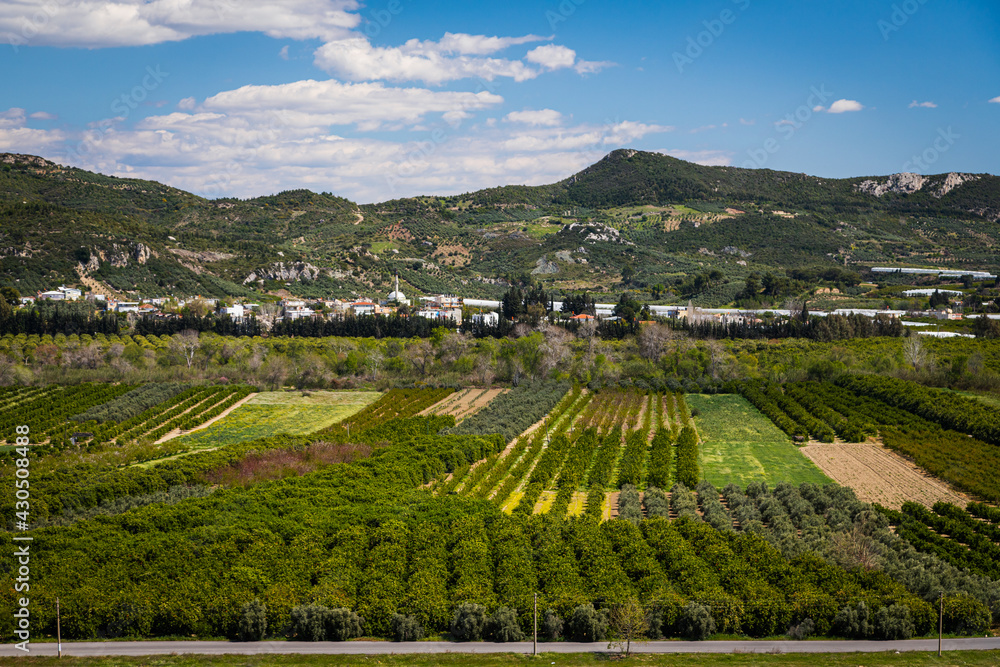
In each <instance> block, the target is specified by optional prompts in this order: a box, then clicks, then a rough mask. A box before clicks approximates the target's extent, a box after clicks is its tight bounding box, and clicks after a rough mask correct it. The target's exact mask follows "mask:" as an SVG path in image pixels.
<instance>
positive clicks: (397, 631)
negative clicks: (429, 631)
mask: <svg viewBox="0 0 1000 667" xmlns="http://www.w3.org/2000/svg"><path fill="white" fill-rule="evenodd" d="M389 627H390V628H391V632H392V640H393V641H396V642H415V641H419V640H421V639H423V638H424V628H423V626H421V625H420V621H419V620H417V618H416V617H415V616H404V615H403V614H393V615H392V618H391V619H390V621H389Z"/></svg>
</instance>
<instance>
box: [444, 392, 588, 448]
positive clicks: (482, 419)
mask: <svg viewBox="0 0 1000 667" xmlns="http://www.w3.org/2000/svg"><path fill="white" fill-rule="evenodd" d="M569 388H570V386H569V384H568V383H566V382H537V383H524V384H521V385H519V386H517V387H515V388H514V389H512V390H511V391H509V392H507V393H505V394H503V395H502V396H498V397H496V398H495V399H493V400H492V401H490V404H489V405H487V406H486V407H485V408H483V409H482V410H480V411H479V412H477V413H476V414H474V415H472V416H471V417H469V418H468V419H466V420H465V421H463V422H462V423H461V424H459V425H458V426H456V427H455V428H453V429H451V430H450V431H449V433H453V434H455V435H462V434H470V435H481V434H484V433H499V434H501V435H502V436H503V437H504V439H505V440H507V441H508V442H509V441H511V440H513V439H514V438H516V437H517V436H518V435H520V434H521V433H522V432H524V430H525V429H526V428H528V426H530V425H532V424H534V423H535V422H537V421H540V420H541V419H542V418H543V417H545V415H547V414H548V413H549V411H550V410H552V408H553V407H555V405H556V403H558V402H559V401H560V399H562V398H563V396H565V395H566V392H567V391H568V390H569Z"/></svg>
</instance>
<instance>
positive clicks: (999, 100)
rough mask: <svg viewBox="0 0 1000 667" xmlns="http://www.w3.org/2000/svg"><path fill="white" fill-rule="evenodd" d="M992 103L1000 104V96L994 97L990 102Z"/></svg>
mask: <svg viewBox="0 0 1000 667" xmlns="http://www.w3.org/2000/svg"><path fill="white" fill-rule="evenodd" d="M990 102H991V103H993V104H1000V95H997V96H996V97H994V98H993V99H992V100H990Z"/></svg>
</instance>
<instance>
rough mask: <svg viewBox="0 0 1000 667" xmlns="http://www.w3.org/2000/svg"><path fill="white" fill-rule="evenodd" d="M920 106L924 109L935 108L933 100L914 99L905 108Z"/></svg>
mask: <svg viewBox="0 0 1000 667" xmlns="http://www.w3.org/2000/svg"><path fill="white" fill-rule="evenodd" d="M920 107H923V108H924V109H937V105H936V104H934V103H933V102H918V101H916V100H913V101H912V102H910V106H909V107H907V108H909V109H916V108H920Z"/></svg>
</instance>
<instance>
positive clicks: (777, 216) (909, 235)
mask: <svg viewBox="0 0 1000 667" xmlns="http://www.w3.org/2000/svg"><path fill="white" fill-rule="evenodd" d="M998 220H1000V178H998V177H996V176H991V175H988V174H977V175H955V174H940V175H936V176H929V177H921V176H916V175H896V176H891V177H859V178H851V179H826V178H819V177H814V176H808V175H805V174H796V173H791V172H777V171H771V170H748V169H740V168H735V167H705V166H701V165H696V164H692V163H689V162H685V161H683V160H678V159H676V158H672V157H668V156H665V155H661V154H657V153H646V152H640V151H633V150H617V151H614V152H612V153H610V154H609V155H607V156H606V157H605V158H603V159H602V160H600V161H599V162H597V163H596V164H594V165H592V166H590V167H588V168H587V169H584V170H583V171H581V172H580V173H578V174H575V175H573V176H571V177H570V178H567V179H565V180H563V181H560V182H558V183H554V184H551V185H546V186H505V187H498V188H490V189H486V190H481V191H478V192H473V193H468V194H464V195H456V196H448V197H436V196H426V197H414V198H407V199H400V200H393V201H387V202H383V203H379V204H370V205H362V206H359V205H357V204H354V203H353V202H350V201H348V200H346V199H343V198H340V197H337V196H335V195H333V194H329V193H322V194H317V193H314V192H311V191H308V190H295V191H288V192H282V193H280V194H276V195H272V196H265V197H257V198H254V199H248V200H238V199H218V200H211V201H210V200H206V199H203V198H201V197H197V196H195V195H192V194H190V193H187V192H184V191H181V190H177V189H175V188H171V187H169V186H165V185H162V184H159V183H155V182H151V181H141V180H133V179H122V178H115V177H111V176H103V175H101V174H94V173H90V172H86V171H83V170H80V169H73V168H66V167H61V166H59V165H55V164H53V163H51V162H48V161H45V160H42V159H41V158H36V157H33V156H23V155H10V154H3V155H0V254H2V258H0V283H3V284H11V285H14V286H15V287H17V288H18V289H19V290H20V291H21V292H22V293H31V292H34V291H35V290H40V289H49V288H52V287H55V286H57V285H59V284H62V283H67V284H72V283H79V284H83V285H84V286H88V287H90V288H92V289H99V288H102V287H106V288H108V290H115V291H117V292H118V293H126V292H131V293H133V294H143V295H147V296H152V295H159V294H169V293H173V294H178V295H187V294H203V295H211V296H226V295H233V296H243V295H251V294H253V293H254V292H257V293H258V294H259V293H260V292H262V291H270V292H272V293H281V294H284V293H290V294H296V295H300V296H303V297H308V298H316V297H320V296H342V297H343V296H352V295H355V294H359V295H360V294H367V295H371V296H378V295H380V294H382V293H384V292H387V291H388V290H389V288H390V284H391V282H392V277H393V275H394V274H396V273H398V274H399V276H400V280H401V282H402V283H403V291H404V292H406V291H411V292H412V291H418V292H431V293H432V292H454V293H460V294H464V295H467V296H481V297H494V298H495V297H497V296H499V295H500V294H502V293H503V291H504V290H505V289H506V282H505V281H506V280H508V279H514V278H518V277H520V276H523V275H525V274H533V277H534V279H536V280H539V281H541V282H542V283H543V284H545V285H546V286H547V287H548V288H549V289H552V290H555V291H556V292H559V291H563V292H566V291H573V290H579V289H589V290H595V291H602V290H604V291H608V292H613V293H617V292H618V291H620V290H621V289H624V288H625V287H628V288H631V289H641V288H643V287H649V286H653V285H657V284H663V285H664V286H666V288H667V289H666V291H665V294H666V297H665V298H668V299H675V300H680V299H684V300H686V299H689V298H693V299H695V300H696V302H700V303H705V304H712V305H715V304H722V303H728V302H731V301H732V300H733V299H734V298H735V296H736V295H737V293H738V292H739V291H740V290H741V289H742V285H743V281H744V278H745V277H746V276H747V275H748V274H749V273H751V272H757V273H760V274H764V273H768V272H771V273H774V274H776V275H785V274H788V275H792V276H799V277H801V276H802V275H812V274H817V273H824V272H826V273H830V272H831V270H833V269H838V267H839V269H838V270H840V269H842V270H848V271H855V272H857V271H862V270H863V269H864V268H865V267H867V266H870V265H872V264H882V263H906V264H908V265H915V266H930V267H940V268H962V267H965V268H969V269H986V270H994V271H996V270H997V269H1000V260H998V253H997V252H996V250H995V248H996V247H997V244H998V242H1000V222H998ZM623 272H624V273H625V276H624V278H627V280H624V281H623ZM713 272H715V273H714V274H713ZM810 272H811V273H810ZM709 274H712V275H709ZM833 274H837V271H833ZM698 276H701V278H698ZM282 290H284V291H282ZM610 296H611V295H609V298H610ZM660 296H661V297H663V294H660Z"/></svg>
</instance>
